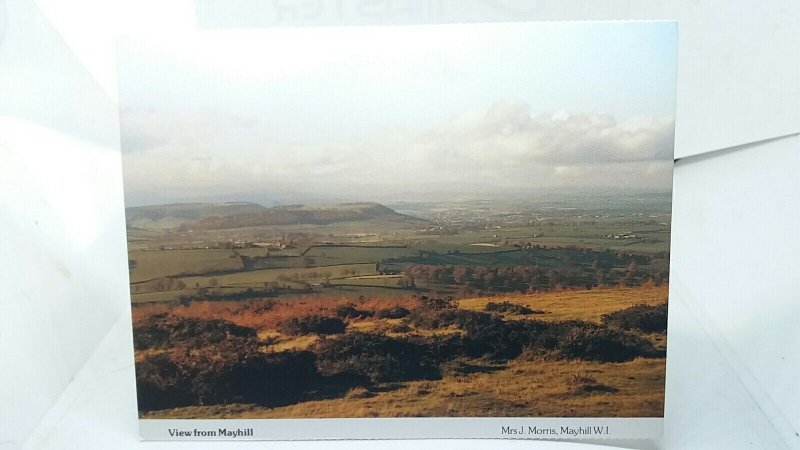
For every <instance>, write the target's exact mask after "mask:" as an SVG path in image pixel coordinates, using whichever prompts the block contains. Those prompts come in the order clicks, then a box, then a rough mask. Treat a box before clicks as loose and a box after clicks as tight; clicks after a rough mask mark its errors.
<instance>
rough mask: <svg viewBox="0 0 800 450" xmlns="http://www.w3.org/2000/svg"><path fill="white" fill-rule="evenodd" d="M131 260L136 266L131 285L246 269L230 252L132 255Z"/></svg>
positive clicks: (203, 251) (132, 253) (197, 251)
mask: <svg viewBox="0 0 800 450" xmlns="http://www.w3.org/2000/svg"><path fill="white" fill-rule="evenodd" d="M128 259H129V260H133V261H135V264H136V267H134V268H133V269H132V270H131V271H130V277H131V283H138V282H140V281H145V280H152V279H154V278H159V277H166V276H171V275H180V274H192V273H206V272H214V271H226V270H227V271H232V270H239V269H241V268H242V264H241V262H240V260H239V258H238V257H237V256H236V255H234V254H233V252H232V251H231V250H226V249H198V250H144V251H131V252H130V253H129V254H128Z"/></svg>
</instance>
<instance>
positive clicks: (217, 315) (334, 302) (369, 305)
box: [133, 296, 420, 331]
mask: <svg viewBox="0 0 800 450" xmlns="http://www.w3.org/2000/svg"><path fill="white" fill-rule="evenodd" d="M271 303H274V305H273V306H271V307H270V308H266V306H267V305H269V304H271ZM347 303H355V304H356V307H357V308H358V309H363V310H369V311H372V312H376V311H378V310H380V309H384V308H389V307H392V306H395V305H397V306H402V307H404V308H407V309H413V308H416V307H417V306H419V305H420V303H419V300H417V299H415V298H410V297H409V298H406V299H402V298H400V299H364V300H355V301H354V300H352V299H349V298H345V297H311V296H309V297H307V298H294V299H291V300H283V301H280V300H270V299H266V300H249V301H241V300H240V301H235V300H231V301H196V302H191V303H189V304H187V305H168V304H163V303H161V304H144V305H140V306H136V307H134V308H133V324H134V326H136V325H138V324H140V323H142V322H143V321H144V320H146V319H147V318H148V317H150V316H151V315H153V314H159V313H170V314H175V315H177V316H182V317H193V318H198V319H224V320H229V321H231V322H233V323H235V324H237V325H241V326H245V327H251V328H255V329H256V330H258V331H263V330H274V329H277V328H278V324H280V323H281V322H283V321H284V320H287V319H291V318H293V317H303V316H309V315H312V314H318V315H325V316H332V315H334V313H335V311H336V307H337V306H339V305H345V304H347ZM354 322H355V321H354Z"/></svg>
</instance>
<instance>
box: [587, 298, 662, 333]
mask: <svg viewBox="0 0 800 450" xmlns="http://www.w3.org/2000/svg"><path fill="white" fill-rule="evenodd" d="M602 321H603V323H604V324H606V325H608V326H611V327H617V328H622V329H623V330H633V329H636V330H640V331H644V332H645V333H653V332H661V331H666V330H667V304H666V303H663V304H661V305H657V306H648V305H636V306H632V307H630V308H626V309H623V310H621V311H617V312H613V313H611V314H605V315H603V317H602Z"/></svg>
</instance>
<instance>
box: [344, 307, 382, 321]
mask: <svg viewBox="0 0 800 450" xmlns="http://www.w3.org/2000/svg"><path fill="white" fill-rule="evenodd" d="M373 315H374V313H373V312H372V311H367V310H363V309H356V308H355V307H354V306H353V305H339V306H337V307H336V317H339V318H341V319H366V318H367V317H372V316H373Z"/></svg>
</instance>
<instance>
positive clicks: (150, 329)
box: [133, 313, 256, 350]
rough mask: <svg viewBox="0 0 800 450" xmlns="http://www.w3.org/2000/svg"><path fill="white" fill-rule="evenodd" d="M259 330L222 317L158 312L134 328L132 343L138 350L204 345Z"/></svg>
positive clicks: (248, 334) (254, 333)
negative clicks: (200, 316)
mask: <svg viewBox="0 0 800 450" xmlns="http://www.w3.org/2000/svg"><path fill="white" fill-rule="evenodd" d="M255 336H256V330H255V329H253V328H247V327H242V326H239V325H236V324H234V323H232V322H228V321H226V320H220V319H210V320H208V319H194V318H188V317H179V316H173V315H169V314H166V313H164V314H155V315H152V316H150V317H149V318H148V319H147V321H146V322H145V323H144V324H142V325H138V326H136V327H134V329H133V346H134V348H136V349H137V350H143V349H148V348H168V347H173V346H176V345H188V346H189V347H203V346H207V345H211V344H216V343H219V342H222V341H224V340H225V339H227V338H229V337H255Z"/></svg>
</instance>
